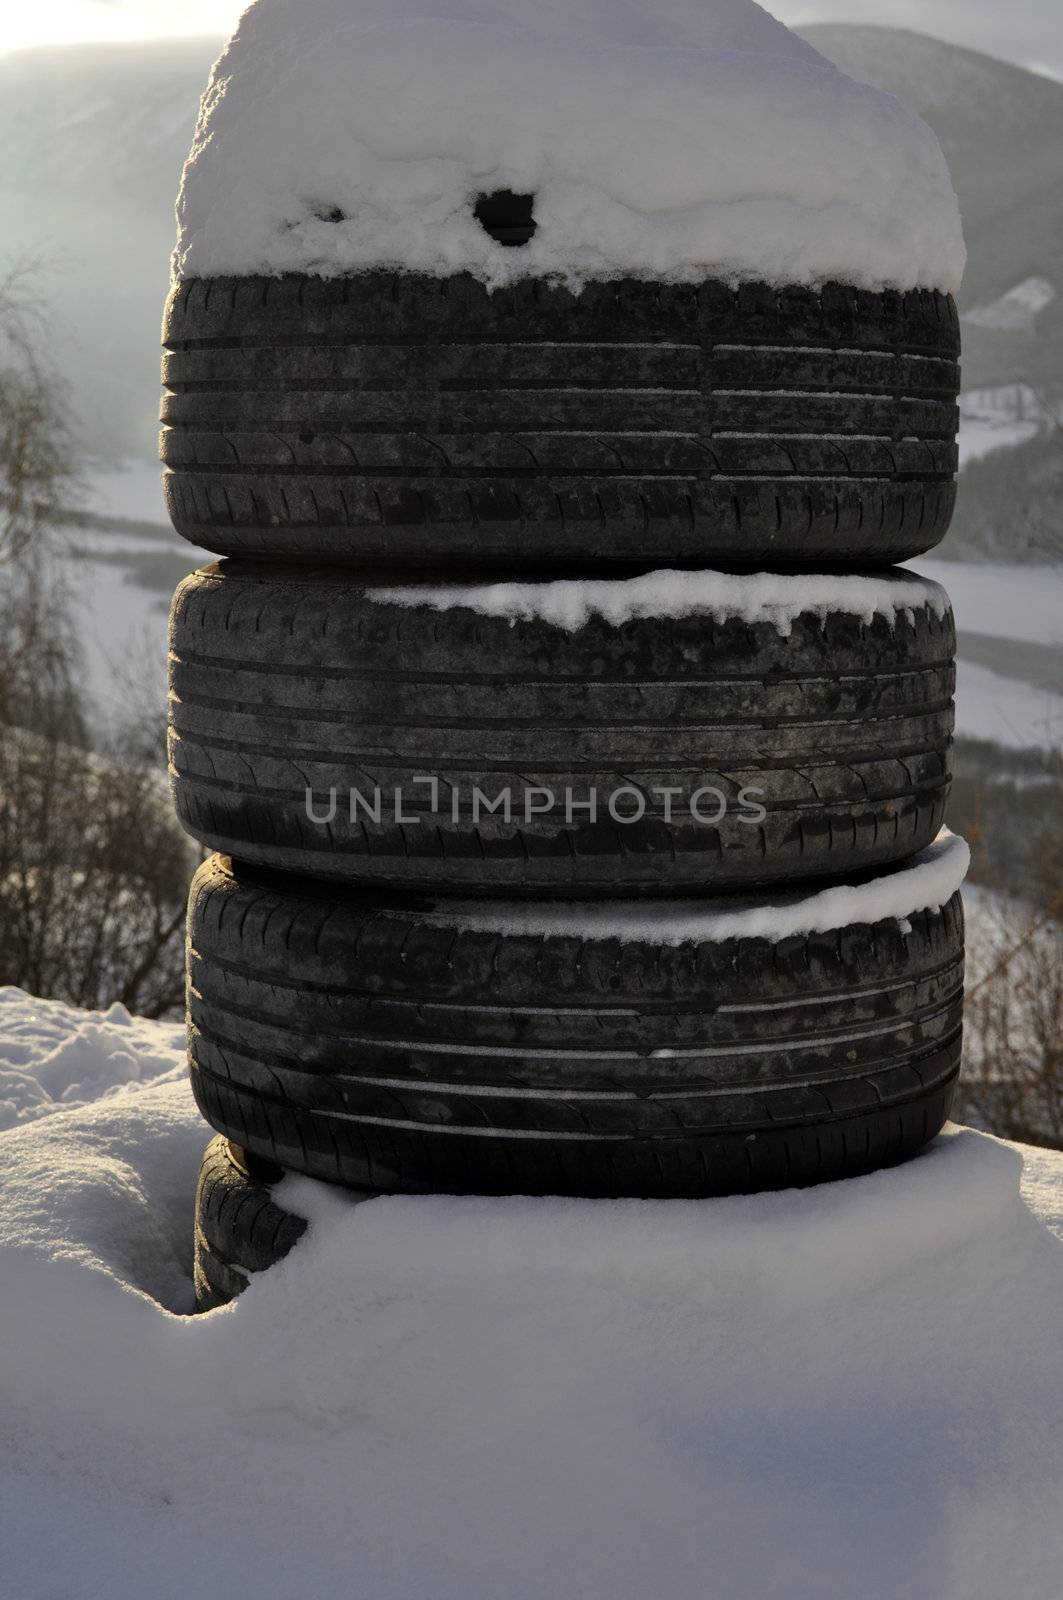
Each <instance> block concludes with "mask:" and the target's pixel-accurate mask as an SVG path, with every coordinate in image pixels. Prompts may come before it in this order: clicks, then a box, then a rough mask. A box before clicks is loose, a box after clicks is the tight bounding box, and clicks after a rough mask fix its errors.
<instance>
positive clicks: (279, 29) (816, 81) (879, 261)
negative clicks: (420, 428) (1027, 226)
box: [174, 0, 964, 291]
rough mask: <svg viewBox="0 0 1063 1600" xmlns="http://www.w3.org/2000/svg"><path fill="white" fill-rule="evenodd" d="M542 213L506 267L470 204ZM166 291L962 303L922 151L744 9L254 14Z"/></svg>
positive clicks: (194, 165)
mask: <svg viewBox="0 0 1063 1600" xmlns="http://www.w3.org/2000/svg"><path fill="white" fill-rule="evenodd" d="M499 189H510V190H513V191H515V192H517V193H523V194H534V195H535V197H536V198H535V213H534V215H535V220H536V222H537V224H538V231H537V233H536V235H535V237H534V239H533V240H532V242H531V243H530V244H528V245H526V246H524V247H522V248H506V247H504V246H502V245H501V244H499V243H497V242H495V241H494V240H493V239H492V238H490V237H489V236H488V234H487V233H486V232H484V230H483V229H482V228H481V227H480V225H479V224H478V223H477V221H476V220H475V218H474V215H473V204H474V201H475V199H476V196H477V195H478V194H481V193H485V192H488V193H489V192H492V191H494V190H499ZM178 223H179V233H178V241H177V247H176V251H175V255H174V272H175V275H176V276H178V277H210V276H216V275H219V274H247V273H260V272H261V273H280V272H304V273H315V274H319V275H321V276H323V277H331V276H335V275H338V274H343V273H350V272H356V271H359V270H363V269H366V268H371V267H391V268H400V269H407V270H410V271H419V272H426V273H430V274H435V275H438V276H443V275H449V274H452V273H455V272H459V271H462V270H465V271H469V272H471V273H473V274H475V275H476V276H477V277H478V278H480V279H482V280H483V281H485V282H486V283H488V284H489V285H491V286H492V287H494V286H498V285H502V284H505V283H508V282H511V281H513V280H514V279H517V278H520V277H525V276H528V275H530V274H534V275H557V276H560V277H563V278H564V279H566V280H567V281H568V282H570V283H571V284H572V285H573V286H578V284H579V283H580V282H581V281H584V280H586V279H588V278H603V277H605V278H608V277H613V276H617V275H623V274H630V275H634V276H638V277H650V278H656V279H669V280H675V281H696V280H697V279H699V278H703V277H706V276H717V277H725V278H729V279H732V280H737V279H742V278H758V279H763V280H766V281H767V282H769V283H774V284H780V285H781V284H815V283H821V282H823V281H825V280H830V279H840V280H842V281H844V282H847V283H852V284H856V285H858V286H860V287H863V288H868V289H881V288H887V287H890V288H897V289H909V288H917V287H926V288H937V289H944V290H950V291H955V290H956V289H957V287H958V286H959V282H960V277H961V274H962V271H963V265H964V246H963V236H962V231H961V227H960V219H959V209H958V206H957V203H956V198H955V195H954V193H953V190H952V185H951V183H950V180H949V175H948V170H947V168H946V165H945V160H944V157H943V155H942V153H941V149H940V147H939V145H938V143H937V140H936V138H935V136H934V134H933V133H932V132H931V131H930V129H929V128H928V127H927V126H926V124H925V123H923V122H922V121H921V120H920V119H919V118H918V117H917V116H915V115H914V114H912V113H910V112H908V111H907V110H905V109H904V107H903V106H901V105H900V103H899V102H898V101H897V100H895V99H893V97H892V96H890V95H886V94H883V93H881V92H880V91H878V90H875V89H871V88H869V87H867V86H866V85H863V84H858V83H854V82H853V80H852V79H850V78H848V77H846V76H845V74H844V73H842V72H840V71H839V70H838V69H837V68H836V67H834V66H833V65H832V64H831V63H830V62H828V61H827V60H826V59H825V58H824V57H823V56H821V55H819V54H818V52H817V51H815V50H814V49H813V48H812V46H811V45H809V44H806V43H805V42H804V41H802V40H800V39H798V38H797V37H795V35H794V34H792V33H790V32H788V30H787V29H786V28H784V27H783V26H782V25H781V24H780V23H778V22H776V21H775V20H774V18H772V17H771V16H769V15H768V13H767V12H765V11H763V10H762V9H761V8H760V7H759V6H758V5H755V4H754V3H753V0H663V3H660V4H654V5H650V4H648V3H645V0H644V3H642V4H636V3H632V0H619V3H618V0H534V3H533V0H300V4H298V5H293V4H291V0H257V3H256V4H254V5H252V6H251V7H250V8H249V9H248V10H247V11H246V12H245V13H244V15H243V17H242V18H241V20H240V23H239V25H238V27H237V29H236V32H235V34H234V35H233V37H232V39H231V40H230V42H229V44H228V46H227V47H226V49H225V51H224V53H223V55H222V56H221V58H220V59H219V60H218V62H217V63H216V65H215V67H214V70H213V72H212V75H211V78H210V81H209V83H208V85H207V89H206V91H205V93H204V96H203V101H202V105H201V109H200V116H199V121H198V123H197V126H196V132H195V136H194V139H193V144H192V149H191V152H190V155H189V158H188V163H187V165H186V167H185V171H184V177H183V180H182V186H181V193H180V197H179V201H178Z"/></svg>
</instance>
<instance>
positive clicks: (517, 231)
mask: <svg viewBox="0 0 1063 1600" xmlns="http://www.w3.org/2000/svg"><path fill="white" fill-rule="evenodd" d="M534 204H535V196H534V195H533V194H514V193H513V190H512V189H495V190H494V192H493V193H491V194H482V195H479V196H478V197H477V201H476V206H475V209H474V213H473V214H474V216H475V217H476V220H477V222H478V223H479V224H480V226H481V228H483V230H484V232H485V233H489V234H490V235H491V238H492V239H497V240H498V242H499V244H504V245H522V244H527V243H528V241H529V239H530V238H531V237H532V235H533V234H534V232H535V229H536V226H537V224H536V223H535V222H534V221H533V219H532V207H533V206H534Z"/></svg>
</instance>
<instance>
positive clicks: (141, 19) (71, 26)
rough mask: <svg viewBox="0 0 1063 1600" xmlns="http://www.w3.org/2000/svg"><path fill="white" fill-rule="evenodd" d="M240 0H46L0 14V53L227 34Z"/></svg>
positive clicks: (233, 21) (239, 6)
mask: <svg viewBox="0 0 1063 1600" xmlns="http://www.w3.org/2000/svg"><path fill="white" fill-rule="evenodd" d="M245 4H246V0H244V3H243V4H241V3H240V0H181V4H180V5H174V4H172V3H166V0H126V3H123V0H118V3H117V4H106V3H104V0H47V3H46V4H45V5H42V6H17V7H16V6H14V5H12V6H8V7H4V8H3V14H2V15H0V54H4V53H6V52H7V51H10V50H21V49H23V48H25V47H26V46H28V45H39V44H43V45H48V44H80V43H89V42H92V43H106V42H115V41H118V40H122V39H150V38H161V37H165V36H170V37H172V36H173V35H174V34H197V33H228V32H230V31H231V30H232V27H233V24H234V23H235V21H236V19H237V17H238V16H239V15H240V12H241V11H242V10H244V8H245Z"/></svg>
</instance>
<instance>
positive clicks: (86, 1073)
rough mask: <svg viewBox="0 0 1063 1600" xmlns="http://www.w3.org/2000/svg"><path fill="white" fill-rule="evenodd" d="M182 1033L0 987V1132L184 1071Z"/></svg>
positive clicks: (120, 1011) (117, 1012)
mask: <svg viewBox="0 0 1063 1600" xmlns="http://www.w3.org/2000/svg"><path fill="white" fill-rule="evenodd" d="M184 1047H185V1030H184V1027H183V1025H180V1024H164V1023H156V1022H145V1021H144V1020H143V1019H141V1018H139V1017H131V1016H130V1015H129V1012H128V1011H127V1010H126V1009H125V1007H124V1006H123V1005H121V1004H118V1003H116V1004H115V1005H113V1006H112V1007H111V1009H110V1010H109V1011H102V1012H101V1011H76V1010H74V1009H73V1007H71V1006H65V1005H62V1004H61V1003H60V1002H58V1001H55V1000H35V999H34V998H33V997H32V996H30V995H28V994H24V993H23V992H22V990H21V989H11V988H0V1128H8V1127H12V1126H13V1125H14V1124H16V1123H19V1122H30V1121H32V1120H34V1119H35V1118H36V1117H41V1116H46V1115H47V1114H48V1113H49V1112H54V1111H60V1110H68V1109H69V1108H70V1107H72V1106H79V1105H85V1104H87V1103H88V1102H90V1101H93V1100H98V1099H100V1098H101V1097H103V1096H106V1095H109V1094H113V1093H115V1092H116V1090H118V1089H120V1088H122V1087H124V1086H125V1085H127V1084H134V1085H135V1084H139V1083H141V1082H146V1081H150V1080H157V1079H158V1078H159V1077H161V1076H165V1075H169V1076H171V1077H172V1076H174V1075H176V1074H177V1073H179V1072H181V1071H183V1062H184Z"/></svg>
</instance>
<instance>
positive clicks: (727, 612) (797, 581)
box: [368, 568, 949, 638]
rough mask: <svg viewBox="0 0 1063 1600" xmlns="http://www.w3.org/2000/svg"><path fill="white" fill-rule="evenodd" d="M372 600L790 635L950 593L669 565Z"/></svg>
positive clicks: (566, 623)
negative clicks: (705, 623) (806, 620)
mask: <svg viewBox="0 0 1063 1600" xmlns="http://www.w3.org/2000/svg"><path fill="white" fill-rule="evenodd" d="M368 598H369V599H370V600H374V601H376V602H378V603H380V604H385V605H398V606H429V607H431V608H432V609H433V610H435V611H449V610H451V609H453V608H456V607H459V606H460V607H464V608H465V609H467V610H470V611H478V612H480V613H482V614H483V615H484V616H490V617H508V618H509V619H510V621H511V622H517V621H518V620H521V621H525V622H528V621H532V620H534V619H536V618H541V619H542V620H543V621H544V622H548V623H551V624H552V625H553V626H554V627H555V628H563V629H564V630H565V632H566V633H575V631H576V630H577V629H578V628H582V627H585V626H586V624H587V623H588V622H589V620H590V619H591V617H592V616H599V617H604V618H605V620H606V621H607V622H609V623H610V624H611V625H612V626H613V627H617V628H619V627H622V626H623V625H624V623H626V622H630V621H631V620H632V619H633V618H635V617H687V616H700V615H704V616H711V617H712V618H713V619H714V620H715V621H717V622H724V621H726V620H727V618H729V617H740V618H741V619H742V621H743V622H748V623H754V622H767V623H770V624H771V625H772V626H774V627H775V628H777V629H778V631H779V633H780V634H782V635H783V637H784V638H785V637H786V636H787V635H788V634H789V633H790V631H791V629H792V627H793V623H794V619H795V618H796V617H799V616H801V615H802V614H812V615H815V616H818V617H819V618H821V619H822V618H823V617H825V616H826V615H827V613H828V612H831V611H841V612H844V613H845V614H847V615H849V616H857V617H862V618H863V620H864V621H865V622H870V621H871V619H872V618H873V617H875V616H883V617H886V618H887V619H888V620H889V621H890V623H891V624H892V623H895V622H896V619H897V616H898V615H899V614H900V613H901V612H907V613H910V612H913V611H915V610H919V609H922V608H923V607H924V606H928V607H929V608H930V609H931V610H932V611H933V613H934V615H935V616H936V617H939V618H941V617H944V615H945V614H946V612H947V611H948V608H949V601H948V596H947V594H946V593H945V591H944V589H942V588H941V587H940V586H939V585H938V584H936V583H934V582H932V581H930V580H929V579H926V578H920V577H917V576H916V575H915V574H914V573H905V572H903V570H901V571H899V572H898V574H897V575H896V576H893V577H882V578H873V577H864V576H860V577H838V576H836V575H832V576H829V577H820V576H814V577H806V576H800V577H795V576H794V575H793V574H781V573H774V572H756V573H753V574H750V575H747V576H737V575H736V574H734V573H727V572H683V571H677V570H671V569H669V568H664V569H662V570H660V571H658V572H650V573H647V574H645V575H644V576H643V577H639V578H618V579H586V578H565V579H560V580H558V581H556V582H553V583H492V584H482V585H481V584H457V585H451V586H432V585H428V584H406V585H402V586H400V587H397V588H382V589H371V590H369V591H368Z"/></svg>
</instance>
